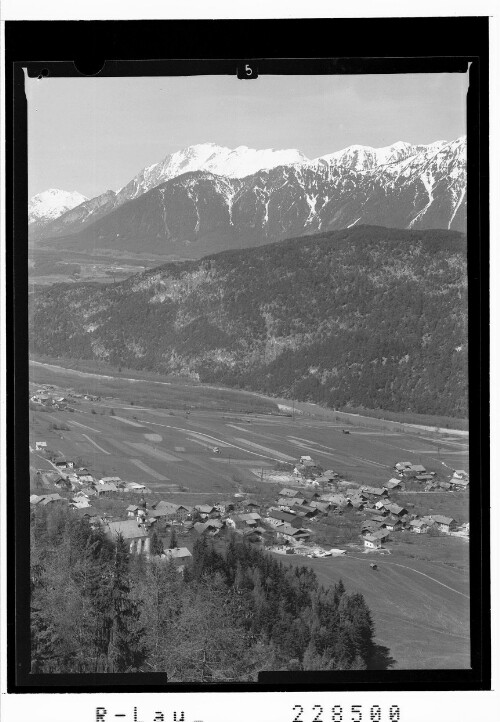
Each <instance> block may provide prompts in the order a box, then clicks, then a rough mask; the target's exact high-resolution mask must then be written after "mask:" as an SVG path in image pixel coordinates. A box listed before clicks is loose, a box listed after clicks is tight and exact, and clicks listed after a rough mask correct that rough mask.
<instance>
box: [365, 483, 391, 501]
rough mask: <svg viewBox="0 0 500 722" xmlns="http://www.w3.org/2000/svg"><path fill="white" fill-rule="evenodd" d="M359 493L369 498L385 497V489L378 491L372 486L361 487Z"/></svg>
mask: <svg viewBox="0 0 500 722" xmlns="http://www.w3.org/2000/svg"><path fill="white" fill-rule="evenodd" d="M361 491H362V492H363V494H364V495H366V496H367V497H369V498H370V497H373V498H379V497H381V496H387V489H384V488H380V489H379V488H376V487H373V486H364V487H362V489H361Z"/></svg>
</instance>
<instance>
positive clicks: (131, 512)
mask: <svg viewBox="0 0 500 722" xmlns="http://www.w3.org/2000/svg"><path fill="white" fill-rule="evenodd" d="M126 512H127V516H128V517H130V518H131V519H135V518H136V517H137V515H138V514H139V512H142V514H144V509H141V507H140V506H137V504H129V505H128V506H127V508H126Z"/></svg>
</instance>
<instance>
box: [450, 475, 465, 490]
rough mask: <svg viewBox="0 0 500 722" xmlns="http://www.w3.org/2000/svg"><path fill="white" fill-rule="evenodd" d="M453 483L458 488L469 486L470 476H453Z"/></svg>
mask: <svg viewBox="0 0 500 722" xmlns="http://www.w3.org/2000/svg"><path fill="white" fill-rule="evenodd" d="M451 483H452V484H453V486H454V487H455V488H456V489H466V488H467V487H468V486H469V478H468V477H464V478H463V479H460V478H456V477H452V479H451Z"/></svg>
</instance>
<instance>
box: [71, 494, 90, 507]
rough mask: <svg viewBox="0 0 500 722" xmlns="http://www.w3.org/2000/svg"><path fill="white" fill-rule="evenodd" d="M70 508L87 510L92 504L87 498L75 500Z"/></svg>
mask: <svg viewBox="0 0 500 722" xmlns="http://www.w3.org/2000/svg"><path fill="white" fill-rule="evenodd" d="M70 506H71V507H73V508H75V509H87V508H88V507H90V502H89V500H88V499H86V498H85V497H81V496H80V497H78V498H73V499H72V500H71V502H70Z"/></svg>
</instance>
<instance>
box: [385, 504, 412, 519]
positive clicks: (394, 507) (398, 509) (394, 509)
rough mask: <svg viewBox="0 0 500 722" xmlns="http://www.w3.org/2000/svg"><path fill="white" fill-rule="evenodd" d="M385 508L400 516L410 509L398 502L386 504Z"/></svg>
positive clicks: (393, 514)
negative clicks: (399, 504)
mask: <svg viewBox="0 0 500 722" xmlns="http://www.w3.org/2000/svg"><path fill="white" fill-rule="evenodd" d="M385 508H386V509H387V511H388V512H389V513H390V514H392V516H397V517H399V518H401V517H403V516H405V515H406V514H408V510H407V509H405V508H404V506H398V505H397V504H389V505H386V507H385Z"/></svg>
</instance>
